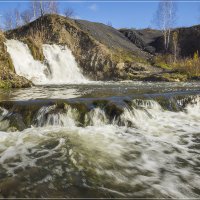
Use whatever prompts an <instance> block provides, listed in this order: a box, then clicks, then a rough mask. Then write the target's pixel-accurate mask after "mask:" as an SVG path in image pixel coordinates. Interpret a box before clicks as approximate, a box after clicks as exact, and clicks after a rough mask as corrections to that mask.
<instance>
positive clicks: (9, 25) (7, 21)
mask: <svg viewBox="0 0 200 200" xmlns="http://www.w3.org/2000/svg"><path fill="white" fill-rule="evenodd" d="M13 22H14V19H13V15H12V13H11V12H7V13H5V14H4V27H5V30H11V29H13V28H14V23H13Z"/></svg>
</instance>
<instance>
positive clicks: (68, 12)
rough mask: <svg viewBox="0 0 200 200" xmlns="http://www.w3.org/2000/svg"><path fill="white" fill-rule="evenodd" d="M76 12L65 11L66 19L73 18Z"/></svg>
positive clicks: (69, 9)
mask: <svg viewBox="0 0 200 200" xmlns="http://www.w3.org/2000/svg"><path fill="white" fill-rule="evenodd" d="M74 14H75V13H74V10H73V9H72V8H66V9H65V11H64V15H65V17H73V16H74Z"/></svg>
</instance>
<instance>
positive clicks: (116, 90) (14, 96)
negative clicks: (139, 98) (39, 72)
mask: <svg viewBox="0 0 200 200" xmlns="http://www.w3.org/2000/svg"><path fill="white" fill-rule="evenodd" d="M196 90H198V91H199V90H200V82H193V83H164V82H162V83H151V82H120V83H119V82H93V83H90V84H82V85H63V86H38V87H32V88H26V89H11V90H9V91H5V90H0V94H1V95H0V100H28V99H70V98H77V97H95V98H98V97H112V96H129V95H133V94H148V93H163V92H175V91H196Z"/></svg>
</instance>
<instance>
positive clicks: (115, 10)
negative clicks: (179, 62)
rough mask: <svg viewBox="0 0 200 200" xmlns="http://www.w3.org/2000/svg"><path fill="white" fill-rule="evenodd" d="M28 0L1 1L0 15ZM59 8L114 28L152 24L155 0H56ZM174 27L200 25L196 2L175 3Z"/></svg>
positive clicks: (22, 7) (199, 12)
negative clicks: (110, 0) (108, 0)
mask: <svg viewBox="0 0 200 200" xmlns="http://www.w3.org/2000/svg"><path fill="white" fill-rule="evenodd" d="M28 5H29V3H28V2H1V1H0V14H1V15H4V13H5V12H9V10H11V9H14V8H19V9H20V10H23V9H26V8H27V7H28ZM59 5H60V11H61V12H62V11H63V9H64V8H66V7H70V8H73V9H74V11H75V15H76V17H78V18H80V19H85V20H89V21H96V22H102V23H105V24H107V23H108V22H111V23H112V25H113V26H114V27H116V28H122V27H127V28H128V27H129V28H146V27H155V25H154V24H153V23H152V21H153V16H154V14H155V11H156V9H157V6H158V2H105V1H104V2H93V1H89V2H60V3H59ZM177 8H178V9H177V22H176V26H178V27H180V26H191V25H195V24H200V2H177Z"/></svg>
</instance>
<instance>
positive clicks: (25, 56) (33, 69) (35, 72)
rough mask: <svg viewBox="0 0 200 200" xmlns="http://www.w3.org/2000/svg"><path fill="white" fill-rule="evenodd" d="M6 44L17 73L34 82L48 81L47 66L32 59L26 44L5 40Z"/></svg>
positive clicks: (44, 82)
mask: <svg viewBox="0 0 200 200" xmlns="http://www.w3.org/2000/svg"><path fill="white" fill-rule="evenodd" d="M6 46H7V51H8V53H9V54H10V56H11V58H12V61H13V65H14V67H15V71H16V73H17V74H18V75H20V76H23V77H25V78H27V79H28V80H31V81H32V82H33V83H34V84H46V83H48V82H49V79H48V75H49V70H48V68H47V66H45V65H44V64H42V63H40V62H39V61H36V60H34V58H33V56H32V55H31V52H30V50H29V48H28V46H27V45H26V44H24V43H22V42H19V41H17V40H7V41H6Z"/></svg>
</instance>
